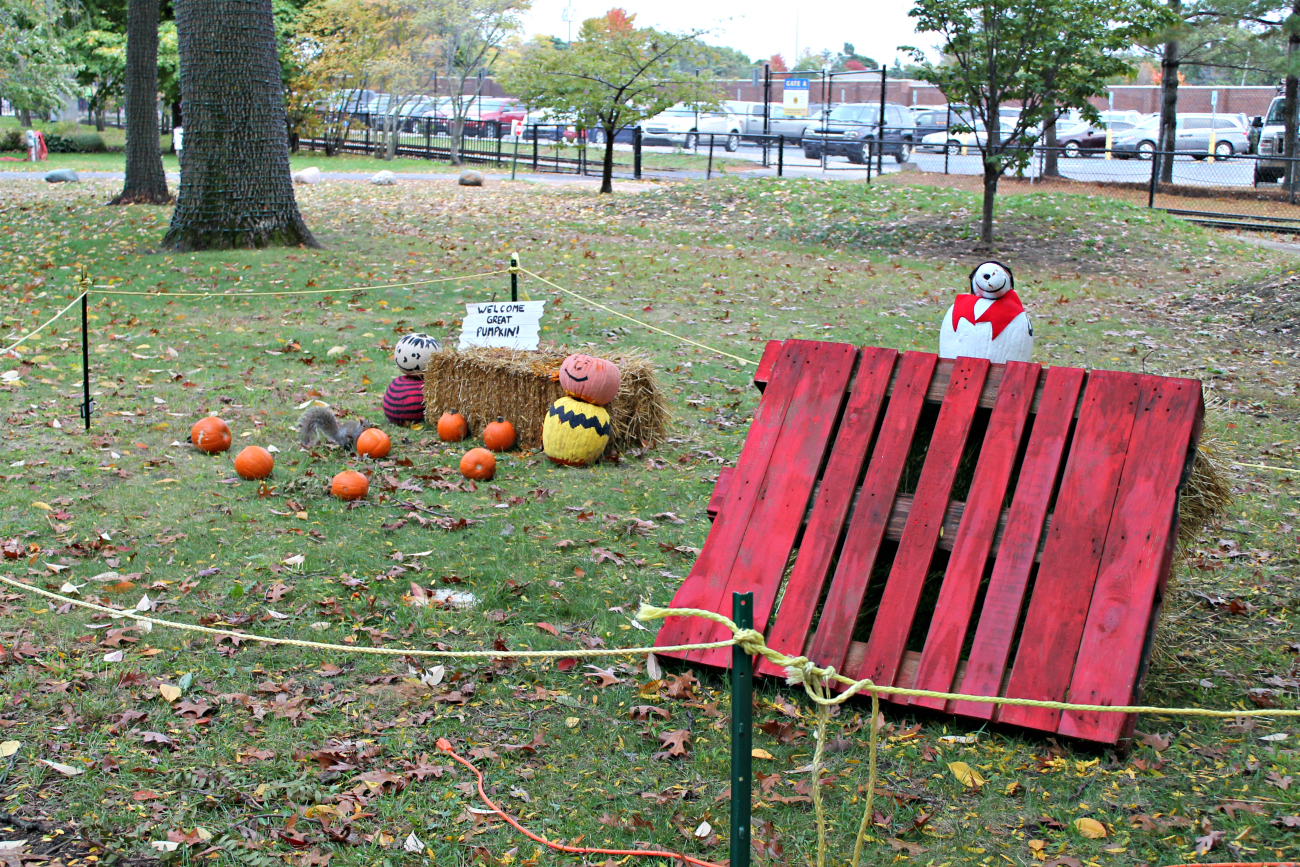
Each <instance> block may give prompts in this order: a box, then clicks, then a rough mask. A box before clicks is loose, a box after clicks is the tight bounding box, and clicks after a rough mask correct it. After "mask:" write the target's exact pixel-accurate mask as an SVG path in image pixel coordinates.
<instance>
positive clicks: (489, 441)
mask: <svg viewBox="0 0 1300 867" xmlns="http://www.w3.org/2000/svg"><path fill="white" fill-rule="evenodd" d="M483 445H485V446H487V447H488V448H490V449H491V450H492V451H494V452H508V451H510V449H512V448H514V445H515V426H514V425H512V424H511V423H510V422H508V421H506V420H505V419H504V418H501V417H500V416H497V420H496V421H494V422H492V423H491V424H489V425H488V426H487V427H485V428H483Z"/></svg>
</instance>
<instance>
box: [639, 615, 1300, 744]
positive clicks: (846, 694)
mask: <svg viewBox="0 0 1300 867" xmlns="http://www.w3.org/2000/svg"><path fill="white" fill-rule="evenodd" d="M636 616H637V619H638V620H642V621H649V620H658V619H660V618H663V617H703V618H704V619H705V620H711V621H713V622H714V623H717V624H720V625H722V626H725V627H727V628H728V629H730V630H731V631H732V633H733V636H734V639H735V643H736V644H738V645H740V646H741V647H742V648H744V650H745V652H746V653H748V654H750V655H751V656H754V655H757V656H762V657H763V658H764V659H768V660H770V661H772V662H773V663H775V664H776V665H778V666H781V667H783V668H784V669H785V670H786V681H787V682H788V683H790V684H792V685H797V684H803V685H804V691H805V692H807V693H808V697H809V698H811V699H812V700H813V701H815V702H817V703H818V704H826V705H832V704H843V703H844V702H845V701H847V700H848V699H849V698H851V697H852V696H854V695H856V694H857V693H859V692H861V691H862V690H864V689H867V690H871V691H873V692H876V693H881V694H883V695H906V696H916V697H919V698H941V699H944V700H950V701H977V702H983V703H985V704H1002V705H1017V706H1021V707H1041V708H1047V709H1049V710H1062V711H1079V712H1086V713H1146V714H1170V715H1180V716H1207V717H1220V718H1225V719H1226V718H1234V719H1235V718H1236V717H1249V716H1269V717H1273V716H1288V717H1289V716H1300V710H1278V709H1276V708H1273V709H1257V710H1211V709H1209V708H1198V707H1153V706H1151V705H1104V704H1071V703H1070V702H1066V701H1040V700H1038V699H1032V698H1008V697H1006V696H998V695H964V694H961V693H955V692H938V691H936V690H931V689H909V688H907V687H902V686H883V685H880V684H876V683H872V682H871V679H870V678H863V679H862V680H852V679H851V678H848V677H845V676H844V675H842V674H840V673H839V672H837V671H836V670H835V669H834V668H830V667H827V668H820V667H818V666H816V665H813V664H812V662H810V661H809V660H808V657H806V656H787V655H786V654H784V653H782V652H781V651H779V650H773V649H772V648H770V647H768V646H767V642H766V641H765V640H764V638H763V633H761V632H759V631H758V630H756V629H741V628H740V627H739V626H737V625H736V623H735V621H733V620H732V619H731V618H730V617H727V616H726V615H724V614H718V613H717V612H714V611H705V610H704V609H702V608H658V607H656V606H653V605H645V604H642V606H641V610H640V611H638V612H637V615H636ZM817 678H820V679H822V680H834V681H837V682H839V683H842V684H844V685H846V686H847V687H848V689H846V690H844V691H843V692H841V693H840V694H839V695H837V696H835V697H833V698H823V697H821V696H819V695H817V694H816V692H815V691H814V690H812V689H811V688H809V683H810V682H812V681H813V680H815V679H817Z"/></svg>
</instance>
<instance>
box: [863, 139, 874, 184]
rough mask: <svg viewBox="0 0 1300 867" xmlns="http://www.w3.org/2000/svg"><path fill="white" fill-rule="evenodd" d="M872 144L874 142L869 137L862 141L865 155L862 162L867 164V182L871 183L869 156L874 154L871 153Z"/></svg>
mask: <svg viewBox="0 0 1300 867" xmlns="http://www.w3.org/2000/svg"><path fill="white" fill-rule="evenodd" d="M873 144H875V142H873V141H872V140H871V139H867V140H866V141H865V142H863V143H862V147H863V148H864V152H865V153H866V155H867V158H866V160H864V162H866V164H867V183H871V158H872V156H874V154H872V153H871V146H872V145H873Z"/></svg>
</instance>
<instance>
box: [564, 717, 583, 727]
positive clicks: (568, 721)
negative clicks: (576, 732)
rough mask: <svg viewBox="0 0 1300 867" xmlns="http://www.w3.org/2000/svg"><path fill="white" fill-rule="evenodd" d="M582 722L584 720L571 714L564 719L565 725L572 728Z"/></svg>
mask: <svg viewBox="0 0 1300 867" xmlns="http://www.w3.org/2000/svg"><path fill="white" fill-rule="evenodd" d="M580 722H582V720H580V719H578V718H577V717H576V716H571V717H569V718H567V719H566V720H565V721H564V727H565V728H570V729H571V728H576V727H577V725H578V723H580Z"/></svg>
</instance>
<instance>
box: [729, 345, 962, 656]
mask: <svg viewBox="0 0 1300 867" xmlns="http://www.w3.org/2000/svg"><path fill="white" fill-rule="evenodd" d="M937 362H938V356H936V355H932V354H930V353H928V352H906V353H904V354H903V357H902V358H901V359H900V360H899V362H898V365H897V368H898V370H899V375H898V381H897V385H896V386H895V388H894V395H893V397H891V398H890V400H889V408H888V409H886V410H885V417H884V420H883V421H882V422H881V426H880V434H879V435H878V437H877V439H876V446H875V448H874V449H873V452H872V457H871V463H870V465H869V466H868V467H867V474H866V477H865V478H864V479H863V482H862V494H861V496H860V497H859V498H858V506H857V509H856V511H855V512H854V513H853V518H852V520H851V521H850V523H849V530H848V535H847V536H846V537H845V540H844V547H843V550H842V551H841V552H840V559H839V563H838V565H837V566H836V568H835V577H834V578H833V579H832V580H831V587H830V590H829V592H828V593H827V596H826V603H825V605H824V606H823V607H822V615H821V620H820V621H819V623H818V624H817V634H816V637H815V639H814V641H813V654H812V656H811V658H812V659H813V660H814V661H816V663H817V664H818V665H822V666H827V665H829V666H833V667H834V668H835V669H836V670H838V671H843V670H844V656H845V654H846V653H847V652H848V649H849V642H850V641H852V639H853V627H854V625H855V624H856V623H857V619H858V612H859V611H860V610H861V609H862V600H863V597H864V596H865V594H866V592H867V583H868V581H869V580H870V578H871V568H872V566H873V565H874V564H875V562H876V555H877V554H878V553H879V551H880V543H881V541H882V540H883V539H884V536H885V528H886V526H888V524H889V516H890V513H891V512H892V511H893V505H894V497H895V495H896V494H897V492H898V481H899V478H900V477H901V475H902V473H903V464H904V463H905V462H906V460H907V453H908V450H909V448H910V447H911V445H912V437H913V435H914V434H915V433H916V425H917V422H918V421H919V419H920V417H921V408H922V407H923V406H924V403H925V391H926V389H927V388H928V387H929V385H930V377H931V375H933V373H934V368H935V364H936V363H937ZM719 517H721V514H720V515H719Z"/></svg>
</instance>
